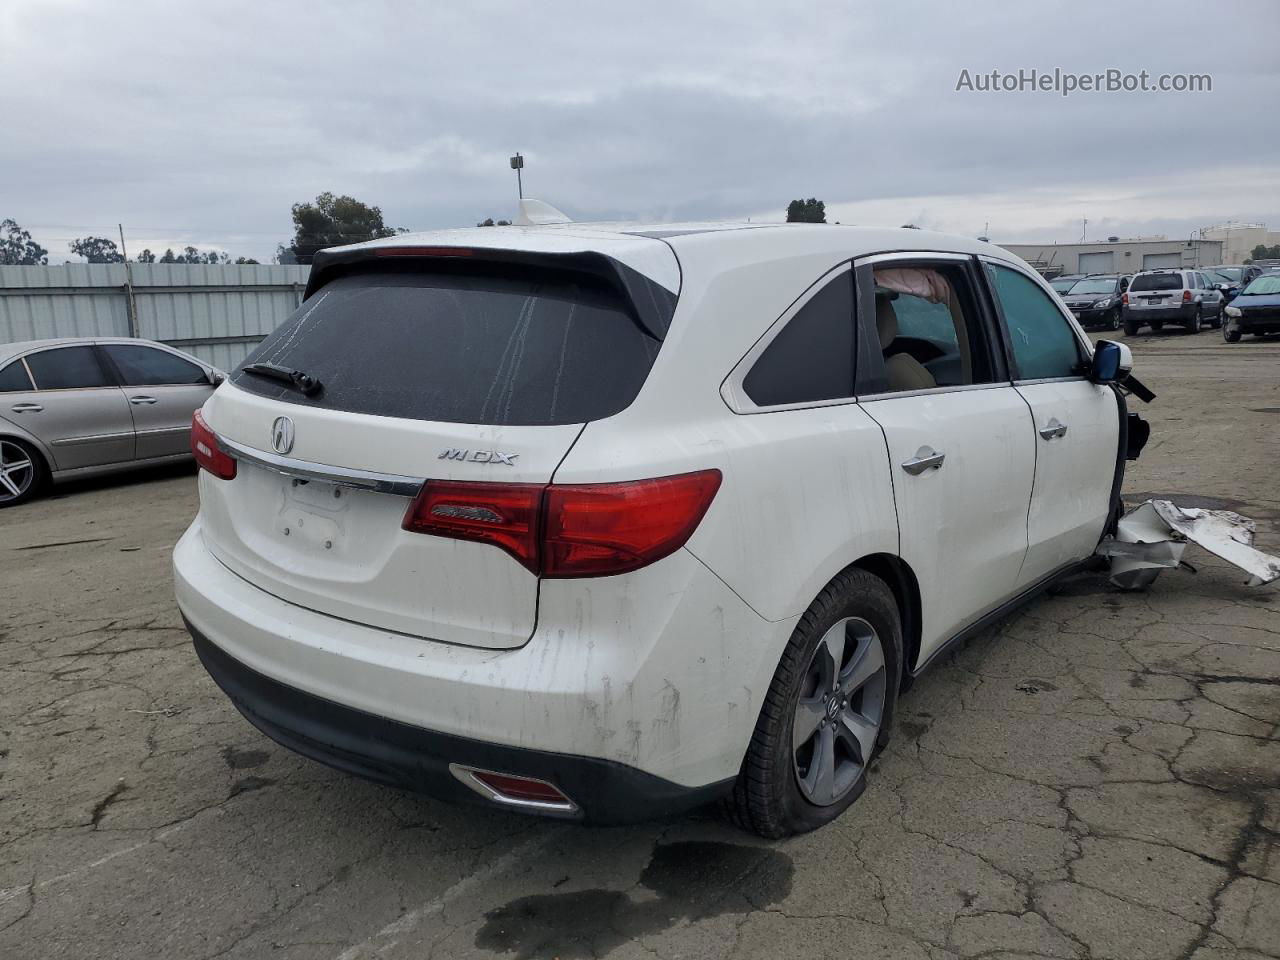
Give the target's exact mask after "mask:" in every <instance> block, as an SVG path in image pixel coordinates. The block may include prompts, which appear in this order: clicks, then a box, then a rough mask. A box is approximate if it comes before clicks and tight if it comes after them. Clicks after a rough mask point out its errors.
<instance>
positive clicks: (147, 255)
mask: <svg viewBox="0 0 1280 960" xmlns="http://www.w3.org/2000/svg"><path fill="white" fill-rule="evenodd" d="M134 260H135V261H136V262H138V263H155V262H156V255H155V254H154V253H152V252H151V251H150V250H143V251H142V252H141V253H140V254H138V255H137V256H136V257H134Z"/></svg>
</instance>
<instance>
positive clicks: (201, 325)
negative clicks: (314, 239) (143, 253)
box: [0, 263, 311, 370]
mask: <svg viewBox="0 0 1280 960" xmlns="http://www.w3.org/2000/svg"><path fill="white" fill-rule="evenodd" d="M310 271H311V268H310V267H309V266H275V265H267V264H261V265H259V264H186V263H176V264H175V263H131V264H129V276H131V278H132V286H133V301H134V307H133V308H131V306H130V303H129V298H128V295H127V288H126V280H127V279H128V277H126V273H125V265H124V264H122V263H67V264H61V265H59V266H50V267H0V343H10V342H13V341H17V340H42V339H45V338H46V337H127V336H131V335H133V336H139V337H143V338H144V339H147V340H159V341H161V342H163V343H167V344H170V345H172V346H175V347H177V348H178V349H179V350H185V351H186V352H187V353H190V354H192V355H194V356H197V357H199V358H200V359H201V360H204V361H205V362H206V363H211V364H213V365H214V366H217V367H220V368H222V369H223V370H230V369H231V368H232V367H234V366H235V365H236V364H238V363H239V362H240V361H241V360H243V359H244V357H245V355H246V354H248V352H249V351H250V350H252V349H253V347H254V345H255V344H256V343H258V341H260V340H261V339H262V338H263V337H265V336H266V335H267V334H268V333H270V332H271V331H272V330H274V329H275V328H276V327H277V326H278V325H279V324H280V323H281V321H283V320H284V319H285V318H286V317H287V316H289V314H290V313H292V312H293V311H294V309H295V308H296V307H297V306H298V304H299V303H301V302H302V292H303V290H304V289H305V287H306V285H307V274H308V273H310ZM131 320H132V321H133V322H132V323H131Z"/></svg>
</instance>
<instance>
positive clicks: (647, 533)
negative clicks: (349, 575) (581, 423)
mask: <svg viewBox="0 0 1280 960" xmlns="http://www.w3.org/2000/svg"><path fill="white" fill-rule="evenodd" d="M718 489H720V471H719V470H703V471H700V472H698V473H685V474H680V475H678V476H674V477H655V478H653V479H650V480H633V481H627V482H624V483H587V484H563V485H561V484H551V485H550V486H544V485H542V484H528V483H468V482H454V481H444V480H429V481H427V483H426V484H424V485H423V488H422V492H421V493H419V494H418V496H417V498H416V499H415V500H414V501H413V503H412V504H411V505H410V507H409V510H408V512H407V513H406V514H405V518H404V523H403V527H404V529H406V530H409V531H411V532H414V533H429V534H433V535H435V536H439V537H453V538H455V539H458V540H477V541H480V542H483V543H490V544H492V545H494V546H497V547H501V548H502V549H504V550H506V551H507V552H508V553H510V554H511V555H512V556H513V557H515V558H516V560H518V561H519V562H520V563H521V564H522V565H523V566H524V567H526V568H527V569H528V570H529V571H530V572H532V573H534V574H535V575H538V576H542V577H603V576H610V575H613V574H618V573H627V572H628V571H631V570H636V569H639V568H640V567H643V566H646V565H648V564H650V563H653V562H655V561H657V560H661V559H662V558H663V557H665V556H668V555H669V554H672V553H674V552H675V551H676V550H679V549H680V547H682V546H684V543H685V541H687V540H688V539H689V537H690V536H691V535H692V534H693V531H694V530H696V529H697V527H698V524H699V523H700V522H701V521H702V517H703V515H704V514H705V513H706V512H707V508H708V507H710V506H711V501H712V499H713V498H714V497H715V495H716V491H717V490H718Z"/></svg>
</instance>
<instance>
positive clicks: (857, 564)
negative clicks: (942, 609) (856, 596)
mask: <svg viewBox="0 0 1280 960" xmlns="http://www.w3.org/2000/svg"><path fill="white" fill-rule="evenodd" d="M851 568H857V569H859V570H865V571H866V572H867V573H870V574H872V575H873V576H876V577H879V578H880V579H881V580H883V581H884V582H885V583H886V584H888V586H889V589H890V590H891V591H892V592H893V598H894V600H895V601H897V604H898V615H899V616H900V617H901V618H902V643H903V646H904V648H905V649H904V650H903V651H902V653H903V662H902V689H903V690H905V689H907V687H909V686H910V685H911V682H912V679H913V678H912V672H913V671H914V669H915V665H916V661H917V660H918V659H919V657H920V618H921V605H920V581H919V580H918V579H916V574H915V571H914V570H912V569H911V565H910V564H908V563H907V562H906V561H905V560H903V559H902V558H901V557H899V556H896V555H894V554H892V553H872V554H868V555H867V556H865V557H861V558H859V559H858V560H855V561H854V562H853V563H851V564H849V566H848V567H846V568H845V569H851Z"/></svg>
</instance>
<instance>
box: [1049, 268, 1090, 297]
mask: <svg viewBox="0 0 1280 960" xmlns="http://www.w3.org/2000/svg"><path fill="white" fill-rule="evenodd" d="M1083 279H1084V274H1083V273H1066V274H1063V275H1062V276H1060V277H1054V278H1053V279H1052V280H1050V281H1049V286H1051V287H1053V292H1054V293H1056V294H1057V295H1058V296H1062V295H1063V294H1064V293H1066V292H1067V291H1068V290H1070V289H1071V288H1072V287H1073V286H1075V284H1076V281H1078V280H1083Z"/></svg>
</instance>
